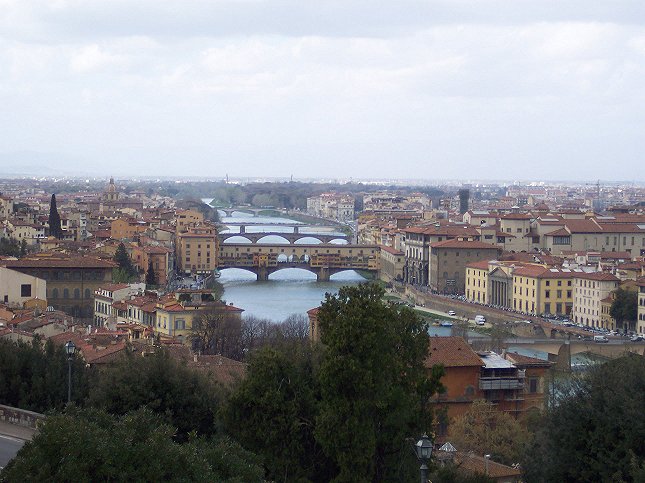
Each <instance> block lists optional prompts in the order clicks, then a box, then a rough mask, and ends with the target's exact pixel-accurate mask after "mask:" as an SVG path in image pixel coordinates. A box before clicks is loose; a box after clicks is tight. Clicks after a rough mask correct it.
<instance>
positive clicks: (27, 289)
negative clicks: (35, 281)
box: [20, 283, 31, 297]
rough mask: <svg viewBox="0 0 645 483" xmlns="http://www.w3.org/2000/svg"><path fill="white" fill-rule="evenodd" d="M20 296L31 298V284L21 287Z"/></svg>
mask: <svg viewBox="0 0 645 483" xmlns="http://www.w3.org/2000/svg"><path fill="white" fill-rule="evenodd" d="M20 296H21V297H31V284H30V283H24V284H22V285H21V286H20Z"/></svg>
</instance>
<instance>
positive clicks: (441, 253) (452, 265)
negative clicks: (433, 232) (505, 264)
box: [428, 239, 502, 294]
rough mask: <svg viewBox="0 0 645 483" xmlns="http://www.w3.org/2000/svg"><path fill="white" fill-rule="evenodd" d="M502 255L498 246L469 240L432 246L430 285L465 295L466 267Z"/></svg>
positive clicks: (438, 289) (445, 242)
mask: <svg viewBox="0 0 645 483" xmlns="http://www.w3.org/2000/svg"><path fill="white" fill-rule="evenodd" d="M501 254H502V249H501V248H500V247H498V246H496V245H491V244H489V243H483V242H480V241H469V240H454V239H453V240H444V241H440V242H435V243H432V244H430V255H429V256H430V263H429V274H428V285H429V286H430V288H432V290H436V291H438V292H445V293H460V294H461V293H464V292H465V286H466V281H465V278H466V277H465V275H466V266H467V265H468V264H469V263H471V262H478V261H481V260H493V259H495V258H497V257H499V256H500V255H501Z"/></svg>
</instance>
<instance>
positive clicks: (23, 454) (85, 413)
mask: <svg viewBox="0 0 645 483" xmlns="http://www.w3.org/2000/svg"><path fill="white" fill-rule="evenodd" d="M173 434H174V428H173V427H172V426H170V425H168V424H166V423H165V422H164V421H163V420H162V418H160V417H159V416H156V415H154V414H153V413H152V412H151V411H150V410H148V409H141V410H138V411H134V412H130V413H127V414H125V415H124V416H121V417H116V416H113V415H110V414H108V413H106V412H104V411H99V410H94V409H85V410H79V409H75V408H70V409H69V410H67V411H66V413H64V414H55V415H50V416H49V417H48V418H47V420H46V422H45V424H44V425H43V427H42V428H41V429H40V431H39V432H38V434H37V435H36V436H35V437H34V439H33V440H32V441H30V442H27V443H26V444H25V446H24V447H23V448H22V449H21V450H20V452H19V453H18V455H17V456H16V458H15V459H13V460H12V461H11V462H10V463H9V465H8V466H7V467H6V468H5V469H4V470H3V471H2V473H0V481H8V482H11V481H33V482H45V481H47V482H49V481H73V482H85V481H87V482H90V481H203V482H212V481H218V482H231V483H233V482H236V483H237V482H240V483H242V482H261V481H263V472H262V468H261V466H260V465H259V464H258V460H257V457H255V455H253V454H251V453H249V452H248V451H246V450H244V449H242V448H241V447H240V446H239V445H238V444H237V443H235V442H233V441H232V440H230V439H227V438H220V439H213V440H209V439H200V438H193V439H191V440H190V441H189V442H187V443H183V444H179V443H177V442H175V441H174V440H173Z"/></svg>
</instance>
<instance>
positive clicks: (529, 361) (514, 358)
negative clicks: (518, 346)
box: [506, 352, 552, 368]
mask: <svg viewBox="0 0 645 483" xmlns="http://www.w3.org/2000/svg"><path fill="white" fill-rule="evenodd" d="M506 359H508V360H510V361H511V362H512V363H513V364H516V365H517V366H519V367H520V368H521V366H534V367H536V366H546V367H549V366H551V365H552V363H551V362H549V361H545V360H543V359H538V358H537V357H529V356H525V355H522V354H518V353H517V352H507V353H506Z"/></svg>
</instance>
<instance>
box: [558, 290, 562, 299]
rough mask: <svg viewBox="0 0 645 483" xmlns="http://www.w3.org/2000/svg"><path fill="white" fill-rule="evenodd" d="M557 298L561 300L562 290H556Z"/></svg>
mask: <svg viewBox="0 0 645 483" xmlns="http://www.w3.org/2000/svg"><path fill="white" fill-rule="evenodd" d="M557 297H558V298H559V299H561V298H562V290H558V292H557Z"/></svg>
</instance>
